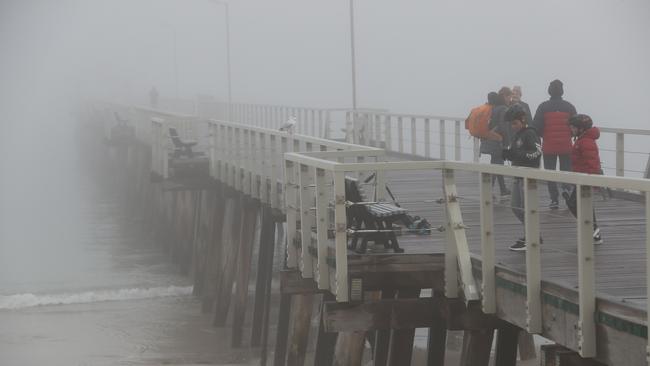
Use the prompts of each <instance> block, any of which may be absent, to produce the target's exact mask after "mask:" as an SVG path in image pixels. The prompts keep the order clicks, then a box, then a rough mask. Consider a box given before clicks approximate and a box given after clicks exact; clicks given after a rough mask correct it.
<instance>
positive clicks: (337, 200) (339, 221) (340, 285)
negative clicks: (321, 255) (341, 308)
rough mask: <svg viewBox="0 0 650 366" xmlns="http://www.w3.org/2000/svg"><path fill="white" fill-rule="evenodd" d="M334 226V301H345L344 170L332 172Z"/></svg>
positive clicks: (345, 228) (346, 296)
mask: <svg viewBox="0 0 650 366" xmlns="http://www.w3.org/2000/svg"><path fill="white" fill-rule="evenodd" d="M333 174H334V227H335V231H336V234H335V235H336V236H335V252H336V288H335V289H334V294H335V295H336V301H339V302H346V301H348V299H349V297H350V296H349V293H348V235H347V217H346V213H345V172H334V173H333Z"/></svg>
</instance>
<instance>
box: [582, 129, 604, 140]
mask: <svg viewBox="0 0 650 366" xmlns="http://www.w3.org/2000/svg"><path fill="white" fill-rule="evenodd" d="M582 137H586V138H590V139H593V140H598V138H599V137H600V130H599V129H598V127H592V128H590V129H588V130H587V131H585V132H584V133H583V134H582V136H580V138H582Z"/></svg>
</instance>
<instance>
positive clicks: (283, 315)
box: [273, 295, 292, 366]
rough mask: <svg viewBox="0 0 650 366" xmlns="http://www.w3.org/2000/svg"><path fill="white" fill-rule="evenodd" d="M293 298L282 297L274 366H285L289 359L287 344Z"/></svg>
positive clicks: (288, 296) (289, 296)
mask: <svg viewBox="0 0 650 366" xmlns="http://www.w3.org/2000/svg"><path fill="white" fill-rule="evenodd" d="M291 296H292V295H281V296H280V309H279V314H278V328H277V332H276V336H275V354H274V358H273V366H284V365H285V361H286V359H287V343H288V341H289V315H291Z"/></svg>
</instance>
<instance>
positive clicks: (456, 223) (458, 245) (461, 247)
mask: <svg viewBox="0 0 650 366" xmlns="http://www.w3.org/2000/svg"><path fill="white" fill-rule="evenodd" d="M443 188H444V193H445V204H446V205H445V206H446V210H445V211H446V213H447V231H448V234H449V236H448V239H449V240H448V245H453V246H454V247H455V249H454V250H453V251H452V252H451V253H450V255H451V256H452V257H453V256H454V254H455V255H457V259H458V263H457V265H458V267H459V269H460V278H461V284H462V287H463V292H464V294H465V299H466V300H467V301H471V300H478V299H479V293H478V289H477V287H476V281H475V280H474V275H473V273H472V262H471V259H470V255H469V247H468V245H467V236H466V234H465V224H464V223H463V217H462V214H461V211H460V203H459V202H458V193H457V192H456V182H455V178H454V171H453V170H451V169H444V170H443ZM448 248H449V247H448ZM445 255H447V253H445ZM445 263H446V265H445V267H448V265H449V264H451V263H447V260H445ZM455 268H456V265H455V264H454V265H452V266H451V268H450V269H447V268H445V275H451V276H452V278H453V275H452V274H451V273H450V272H451V271H452V270H454V271H455ZM445 284H446V285H445V286H446V290H445V292H447V287H449V286H454V285H455V286H457V285H458V284H457V282H456V283H455V284H454V283H452V282H451V279H449V278H446V279H445Z"/></svg>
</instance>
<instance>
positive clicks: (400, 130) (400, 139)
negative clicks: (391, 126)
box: [397, 116, 404, 153]
mask: <svg viewBox="0 0 650 366" xmlns="http://www.w3.org/2000/svg"><path fill="white" fill-rule="evenodd" d="M397 146H398V149H397V151H399V152H401V153H403V152H404V123H403V122H402V117H401V116H400V117H397Z"/></svg>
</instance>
